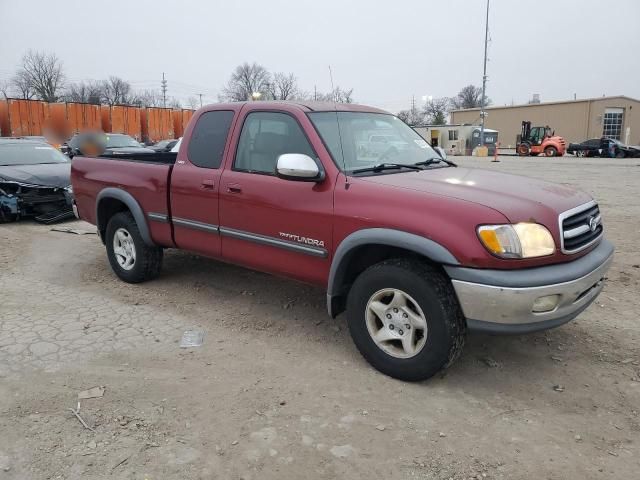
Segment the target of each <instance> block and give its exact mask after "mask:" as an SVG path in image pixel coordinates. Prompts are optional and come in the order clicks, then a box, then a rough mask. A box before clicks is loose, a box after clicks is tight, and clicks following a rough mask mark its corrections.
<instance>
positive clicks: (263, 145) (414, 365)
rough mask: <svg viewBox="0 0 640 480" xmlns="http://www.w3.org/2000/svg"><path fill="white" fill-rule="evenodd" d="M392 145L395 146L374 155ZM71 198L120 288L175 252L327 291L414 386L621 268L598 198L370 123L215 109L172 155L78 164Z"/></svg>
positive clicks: (368, 111) (328, 115) (286, 106)
mask: <svg viewBox="0 0 640 480" xmlns="http://www.w3.org/2000/svg"><path fill="white" fill-rule="evenodd" d="M379 136H385V137H387V138H393V139H394V141H393V142H391V143H390V144H389V146H388V148H386V149H385V148H384V147H381V146H380V145H378V144H376V145H368V142H370V139H371V138H377V137H379ZM71 180H72V184H73V192H74V196H75V202H76V204H75V206H74V208H75V209H76V212H77V215H78V216H79V218H82V219H84V220H86V221H88V222H90V223H92V224H95V225H97V228H98V232H99V233H100V237H101V238H102V241H103V243H104V244H105V245H106V250H107V255H108V258H109V262H110V264H111V267H112V268H113V270H114V272H115V273H116V275H118V276H119V277H120V278H121V279H122V280H124V281H126V282H142V281H145V280H149V279H151V278H154V277H156V276H157V275H159V273H160V269H161V264H162V257H163V251H164V249H166V248H180V249H185V250H189V251H192V252H197V253H199V254H202V255H205V256H208V257H213V258H217V259H221V260H224V261H226V262H231V263H235V264H239V265H244V266H246V267H249V268H252V269H256V270H261V271H264V272H268V273H272V274H276V275H281V276H285V277H291V278H293V279H296V280H301V281H303V282H308V283H312V284H316V285H320V286H322V287H324V288H326V290H327V308H328V311H329V315H331V316H336V315H338V314H339V313H341V312H343V311H345V310H346V319H347V322H348V326H349V330H350V332H351V335H352V338H353V340H354V342H355V344H356V346H357V348H358V349H359V350H360V352H361V353H362V355H363V356H364V357H365V358H366V359H367V360H368V361H369V362H370V363H371V364H372V365H373V366H374V367H375V368H377V369H379V370H380V371H382V372H384V373H386V374H388V375H390V376H393V377H396V378H400V379H404V380H421V379H425V378H428V377H430V376H432V375H433V374H435V373H436V372H437V371H438V370H440V369H441V368H443V367H446V366H447V365H449V364H451V362H452V361H454V360H455V359H456V358H457V356H458V355H459V354H460V352H461V350H462V347H463V344H464V340H465V335H466V332H467V330H476V331H483V332H490V333H497V334H509V333H515V334H519V333H526V332H532V331H536V330H542V329H548V328H552V327H556V326H558V325H561V324H563V323H565V322H568V321H569V320H571V319H573V318H574V317H576V316H577V315H578V314H579V313H580V312H582V311H583V310H584V309H585V308H586V307H587V306H588V305H589V304H591V302H593V300H594V299H595V298H596V296H597V295H598V294H599V293H600V291H601V290H602V288H603V283H604V280H605V275H606V272H607V270H608V268H609V266H610V264H611V261H612V258H613V250H614V249H613V245H612V244H611V243H610V242H608V241H607V240H605V239H604V237H603V224H602V221H601V217H600V212H599V209H598V205H597V204H596V202H595V201H594V200H593V199H592V198H591V197H590V196H589V195H587V194H586V193H583V192H580V191H576V190H574V189H572V188H569V187H567V186H563V185H556V184H552V183H548V182H544V181H541V180H536V179H532V178H525V177H519V176H514V175H508V174H504V173H498V172H492V171H485V170H479V169H470V168H458V167H457V166H456V165H455V164H454V163H453V162H450V161H449V160H447V158H446V155H444V153H443V152H442V151H440V150H438V149H434V148H432V147H431V146H430V145H429V144H427V143H426V142H425V141H424V140H423V139H422V137H420V136H419V135H418V134H417V133H415V132H414V131H413V130H412V129H411V128H410V127H408V126H407V125H405V124H404V123H403V122H402V121H400V120H399V119H398V118H396V117H395V116H393V115H390V114H388V113H386V112H384V111H381V110H378V109H375V108H369V107H365V106H359V105H335V104H333V103H331V104H320V103H313V102H299V103H295V102H292V103H289V102H246V103H230V104H218V105H210V106H207V107H204V108H202V109H200V110H199V111H198V112H196V114H195V115H194V116H193V119H192V120H191V122H190V123H189V125H188V127H187V129H186V132H185V134H184V138H183V142H182V144H181V147H180V150H179V152H178V153H177V154H175V153H174V154H171V153H155V154H140V155H118V154H117V152H112V153H109V154H103V155H101V156H98V157H92V158H90V157H83V156H76V157H74V159H73V164H72V172H71Z"/></svg>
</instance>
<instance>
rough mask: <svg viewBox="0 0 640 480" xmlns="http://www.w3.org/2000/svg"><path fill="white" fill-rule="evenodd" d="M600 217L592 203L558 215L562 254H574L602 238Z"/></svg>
mask: <svg viewBox="0 0 640 480" xmlns="http://www.w3.org/2000/svg"><path fill="white" fill-rule="evenodd" d="M603 230H604V228H603V226H602V217H601V216H600V209H599V208H598V204H597V203H596V202H594V201H591V202H589V203H585V204H584V205H580V206H579V207H576V208H572V209H571V210H567V211H566V212H564V213H562V214H560V243H561V245H560V246H561V249H562V253H576V252H579V251H580V250H584V249H585V248H587V247H589V246H590V245H593V244H594V243H596V242H597V241H598V240H599V239H600V237H602V231H603Z"/></svg>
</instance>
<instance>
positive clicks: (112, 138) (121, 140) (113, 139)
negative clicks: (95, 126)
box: [105, 135, 142, 148]
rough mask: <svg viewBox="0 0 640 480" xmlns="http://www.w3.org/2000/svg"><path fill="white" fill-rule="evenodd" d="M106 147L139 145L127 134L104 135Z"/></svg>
mask: <svg viewBox="0 0 640 480" xmlns="http://www.w3.org/2000/svg"><path fill="white" fill-rule="evenodd" d="M105 140H106V148H122V147H141V146H142V145H140V144H139V143H138V142H136V141H135V140H134V139H133V138H131V137H130V136H129V135H105Z"/></svg>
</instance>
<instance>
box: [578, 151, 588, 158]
mask: <svg viewBox="0 0 640 480" xmlns="http://www.w3.org/2000/svg"><path fill="white" fill-rule="evenodd" d="M576 156H578V157H580V158H584V157H586V156H587V151H586V150H578V151H577V152H576Z"/></svg>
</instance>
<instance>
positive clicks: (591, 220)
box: [589, 217, 598, 232]
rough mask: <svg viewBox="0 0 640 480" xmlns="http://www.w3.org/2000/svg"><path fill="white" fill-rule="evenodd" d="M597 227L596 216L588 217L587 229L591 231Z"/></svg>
mask: <svg viewBox="0 0 640 480" xmlns="http://www.w3.org/2000/svg"><path fill="white" fill-rule="evenodd" d="M597 228H598V222H596V218H595V217H589V229H590V230H591V231H592V232H595V231H596V229H597Z"/></svg>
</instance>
